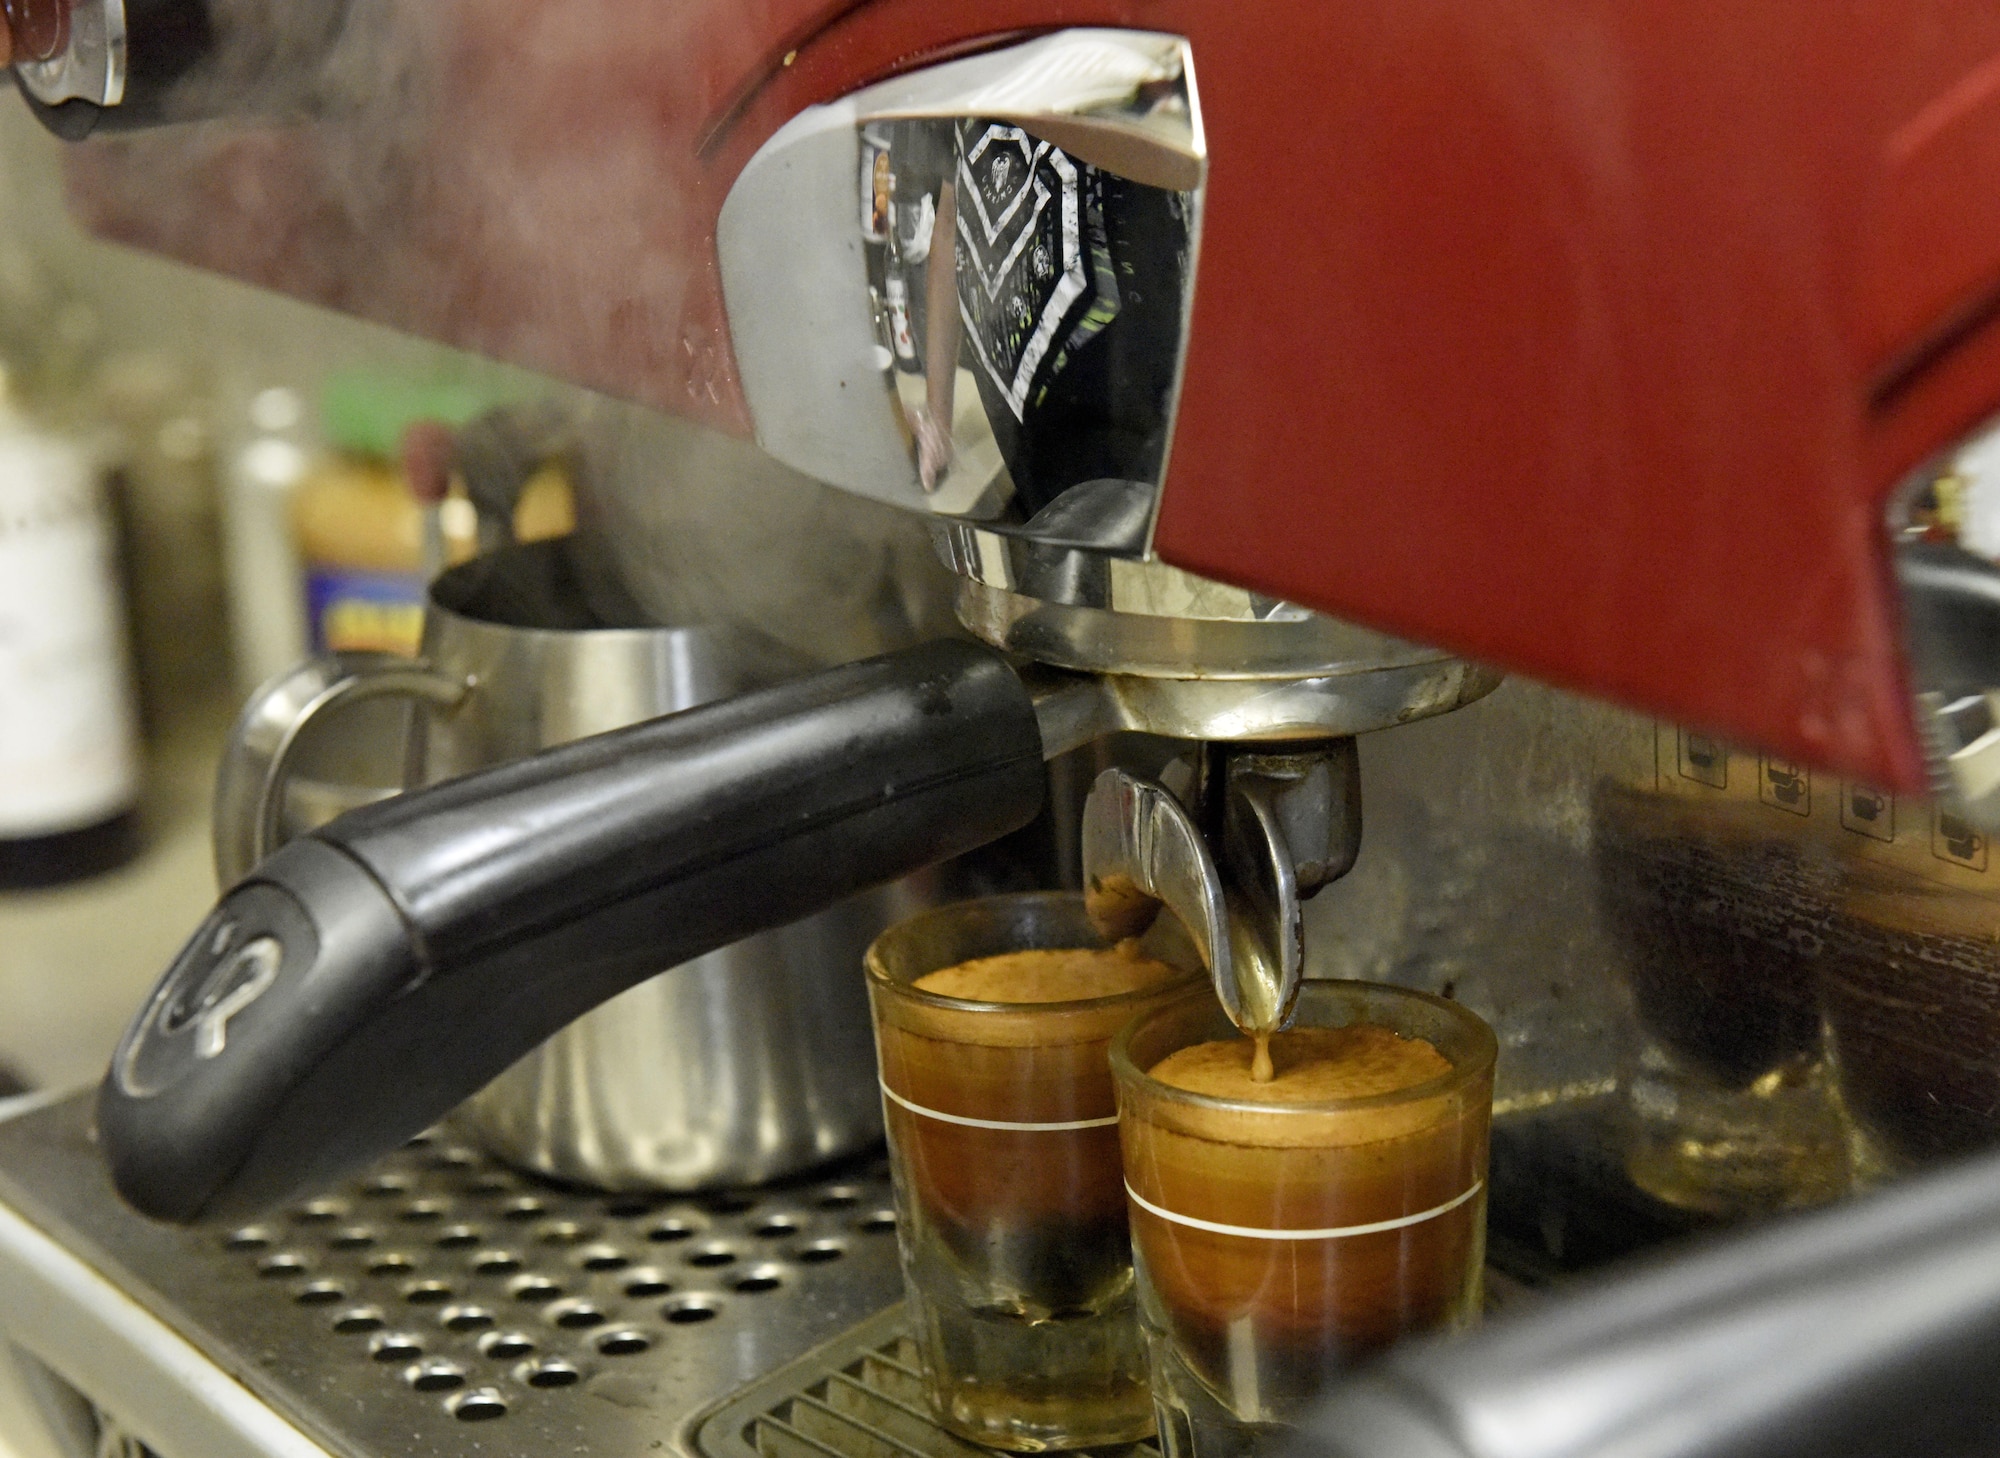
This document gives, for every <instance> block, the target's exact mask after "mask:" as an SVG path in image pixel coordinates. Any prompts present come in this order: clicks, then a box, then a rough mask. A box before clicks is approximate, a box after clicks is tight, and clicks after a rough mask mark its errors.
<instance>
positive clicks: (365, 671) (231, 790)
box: [213, 653, 471, 887]
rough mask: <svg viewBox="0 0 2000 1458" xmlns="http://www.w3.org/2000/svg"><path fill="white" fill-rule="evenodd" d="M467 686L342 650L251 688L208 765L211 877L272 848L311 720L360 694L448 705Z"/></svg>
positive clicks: (220, 880)
mask: <svg viewBox="0 0 2000 1458" xmlns="http://www.w3.org/2000/svg"><path fill="white" fill-rule="evenodd" d="M470 687H471V686H470V684H469V683H467V682H466V681H464V680H462V679H457V678H452V677H450V676H448V675H446V674H443V673H440V672H438V671H437V670H436V669H434V668H432V667H431V666H430V665H429V664H427V663H423V662H420V661H419V662H412V661H411V660H410V659H407V658H399V657H394V656H391V655H389V654H377V653H345V654H327V655H324V656H322V657H319V658H309V659H307V660H306V661H305V662H304V663H301V664H299V665H298V666H297V667H295V668H292V669H290V670H288V671H287V672H285V673H282V674H280V675H278V677H276V678H274V679H272V680H271V681H270V682H269V683H267V684H265V685H264V686H263V687H262V688H260V689H258V690H257V692H256V693H254V694H252V695H251V696H250V701H249V702H248V703H247V704H245V705H244V706H243V712H242V713H241V714H239V715H237V718H236V724H235V726H234V727H233V728H232V729H231V730H230V733H229V740H228V743H227V744H225V745H224V746H223V751H222V762H221V764H220V765H219V766H218V767H217V770H216V775H215V816H214V832H213V834H214V840H215V879H216V883H217V884H218V885H220V886H223V887H228V886H233V885H235V884H236V883H237V882H238V881H240V880H242V879H243V877H245V876H247V875H249V874H250V872H251V871H252V870H253V869H255V867H256V866H257V865H258V863H259V862H261V861H262V860H263V859H264V858H265V857H266V856H268V855H269V854H270V853H271V852H272V851H273V850H276V849H277V847H278V844H279V841H280V834H279V832H280V827H281V823H282V819H283V814H284V805H285V787H286V784H287V782H288V780H289V779H290V776H291V761H292V756H293V753H294V752H295V751H296V750H297V748H298V746H299V742H300V739H301V737H302V736H303V735H304V733H305V730H306V727H307V726H308V725H310V724H311V723H312V722H313V721H314V720H316V719H317V718H319V717H320V716H321V715H322V714H325V713H328V712H330V711H332V710H334V709H337V708H339V707H341V706H343V705H346V704H355V703H360V702H361V701H363V700H364V699H379V698H396V697H400V698H408V699H414V700H417V701H419V702H422V703H427V704H434V705H437V706H438V707H440V708H456V707H457V706H458V705H459V704H461V703H463V702H464V701H465V696H466V694H467V693H468V692H469V691H470Z"/></svg>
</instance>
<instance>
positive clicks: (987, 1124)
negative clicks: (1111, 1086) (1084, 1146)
mask: <svg viewBox="0 0 2000 1458" xmlns="http://www.w3.org/2000/svg"><path fill="white" fill-rule="evenodd" d="M882 1092H883V1094H884V1096H886V1097H888V1098H890V1099H893V1100H894V1101H895V1102H896V1103H899V1104H901V1105H902V1106H903V1107H904V1108H906V1109H908V1110H909V1111H910V1112H911V1113H913V1114H921V1115H923V1117H924V1118H926V1119H937V1120H940V1121H942V1122H944V1123H946V1124H963V1125H965V1126H966V1127H967V1128H968V1129H1007V1130H1012V1131H1015V1132H1018V1133H1024V1134H1057V1133H1061V1132H1063V1131H1064V1130H1069V1129H1109V1128H1111V1127H1112V1126H1113V1125H1115V1124H1116V1123H1117V1122H1118V1116H1117V1115H1116V1114H1113V1115H1111V1116H1110V1117H1109V1118H1107V1119H1071V1120H1069V1121H1067V1122H1066V1123H1061V1124H1014V1123H1009V1122H1008V1121H1007V1120H1005V1119H968V1118H966V1117H965V1115H963V1114H945V1113H940V1112H939V1111H938V1110H936V1109H927V1108H925V1107H924V1106H923V1105H922V1104H913V1103H911V1102H910V1101H909V1100H908V1099H906V1098H904V1097H903V1096H902V1095H901V1094H899V1093H897V1092H896V1091H895V1090H894V1089H893V1088H890V1087H889V1085H888V1084H886V1083H885V1084H883V1085H882Z"/></svg>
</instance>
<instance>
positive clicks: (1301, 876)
mask: <svg viewBox="0 0 2000 1458" xmlns="http://www.w3.org/2000/svg"><path fill="white" fill-rule="evenodd" d="M1202 764H1203V768H1204V772H1202V773H1197V772H1195V771H1194V770H1193V769H1191V768H1190V767H1189V766H1188V765H1187V763H1186V762H1185V761H1179V762H1177V764H1176V766H1175V768H1177V769H1179V770H1181V771H1182V772H1181V773H1179V774H1177V775H1170V776H1169V777H1168V778H1169V779H1171V780H1172V781H1173V783H1172V784H1171V786H1170V785H1169V784H1168V783H1164V782H1161V781H1155V780H1149V779H1145V778H1143V777H1141V776H1138V775H1134V774H1131V773H1129V772H1127V771H1125V770H1122V769H1109V770H1106V771H1104V773H1103V774H1101V775H1099V776H1098V778H1097V783H1096V784H1095V785H1093V786H1092V787H1091V792H1090V798H1089V799H1088V800H1087V801H1086V802H1085V804H1084V812H1083V878H1084V898H1085V904H1086V905H1087V906H1088V907H1089V910H1090V916H1091V920H1092V921H1093V922H1095V923H1096V925H1097V927H1098V929H1099V930H1100V931H1102V932H1104V933H1105V935H1107V936H1110V937H1128V936H1137V935H1139V934H1140V933H1141V932H1143V931H1145V929H1146V928H1147V927H1148V926H1150V925H1151V924H1152V921H1153V918H1154V917H1155V916H1157V915H1158V914H1159V912H1160V910H1161V909H1162V908H1163V907H1164V908H1165V909H1166V910H1168V911H1169V912H1171V913H1172V914H1173V915H1174V917H1175V918H1176V919H1177V920H1179V921H1180V923H1181V924H1182V926H1183V927H1185V928H1186V930H1187V932H1188V935H1189V937H1190V938H1191V939H1192V940H1193V942H1194V944H1195V946H1196V947H1197V948H1198V949H1199V950H1200V952H1201V954H1202V957H1203V959H1204V960H1205V961H1206V962H1207V964H1208V969H1209V973H1210V975H1211V976H1212V978H1213V979H1214V983H1215V994H1216V997H1217V999H1218V1000H1219V1001H1220V1002H1221V1003H1222V1006H1223V1010H1224V1011H1225V1012H1227V1013H1228V1014H1229V1017H1230V1020H1231V1021H1232V1022H1234V1023H1235V1024H1236V1026H1237V1027H1238V1028H1239V1029H1241V1030H1242V1031H1243V1032H1245V1033H1247V1034H1251V1035H1253V1036H1266V1035H1269V1034H1271V1033H1274V1032H1277V1031H1278V1030H1279V1029H1280V1028H1282V1027H1284V1026H1285V1024H1286V1023H1287V1022H1288V1021H1289V1020H1290V1017H1291V1013H1292V1005H1293V1003H1294V1002H1295V1001H1296V1000H1297V998H1298V992H1299V983H1300V981H1301V980H1302V979H1303V978H1304V976H1305V924H1304V918H1303V914H1302V907H1303V905H1304V903H1305V901H1306V900H1307V899H1309V898H1310V897H1311V896H1312V895H1313V894H1314V893H1315V892H1317V891H1318V890H1320V889H1321V888H1322V887H1324V886H1326V885H1328V884H1330V883H1331V882H1333V881H1335V880H1337V879H1339V878H1340V877H1341V876H1343V875H1345V874H1346V873H1347V871H1348V870H1349V869H1350V868H1351V867H1352V866H1353V865H1354V860H1355V857H1356V856H1357V855H1358V854H1359V853H1360V849H1361V766H1360V759H1359V755H1358V753H1357V750H1356V747H1355V743H1354V740H1353V739H1351V738H1340V739H1331V740H1327V741H1325V742H1323V743H1318V744H1313V743H1308V744H1305V745H1283V746H1267V747H1255V746H1253V747H1250V748H1242V747H1238V746H1221V745H1210V746H1206V747H1205V754H1204V758H1203V760H1202ZM1204 822H1205V823H1206V826H1207V827H1208V831H1207V833H1206V834H1204V831H1203V828H1202V826H1203V824H1204ZM1218 850H1219V852H1220V854H1219V855H1218V854H1216V852H1217V851H1218Z"/></svg>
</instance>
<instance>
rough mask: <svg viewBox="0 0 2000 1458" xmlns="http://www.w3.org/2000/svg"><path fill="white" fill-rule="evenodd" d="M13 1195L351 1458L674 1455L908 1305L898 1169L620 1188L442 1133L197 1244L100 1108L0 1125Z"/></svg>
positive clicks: (198, 1235)
mask: <svg viewBox="0 0 2000 1458" xmlns="http://www.w3.org/2000/svg"><path fill="white" fill-rule="evenodd" d="M0 1201H4V1203H5V1204H7V1205H10V1206H12V1207H13V1208H14V1209H15V1210H17V1211H18V1212H19V1213H20V1214H22V1215H23V1216H25V1217H26V1218H27V1220H28V1221H29V1222H30V1224H32V1225H35V1226H39V1227H40V1228H41V1229H42V1230H43V1231H45V1232H47V1233H48V1234H49V1235H51V1236H53V1237H54V1238H55V1239H56V1240H57V1241H58V1242H59V1243H61V1244H62V1245H64V1246H66V1247H67V1248H69V1249H70V1250H72V1251H74V1252H76V1253H77V1254H78V1255H80V1256H81V1257H82V1258H83V1259H84V1260H85V1261H86V1262H87V1263H89V1264H90V1265H92V1266H95V1267H96V1268H97V1269H98V1270H100V1271H102V1272H103V1273H104V1274H105V1275H107V1276H108V1277H110V1279H111V1280H112V1281H114V1282H115V1283H116V1284H117V1285H118V1286H120V1287H122V1288H123V1289H124V1290H125V1291H126V1292H127V1293H128V1294H130V1295H131V1296H132V1297H133V1298H134V1299H135V1300H137V1301H138V1302H139V1304H140V1305H142V1306H144V1307H146V1308H148V1309H149V1310H151V1311H152V1312H153V1313H154V1315H156V1316H158V1317H159V1318H160V1319H161V1320H163V1321H164V1322H165V1323H166V1324H167V1325H168V1326H170V1327H172V1328H174V1329H175V1330H176V1331H178V1332H179V1333H180V1334H181V1335H182V1336H183V1337H185V1338H186V1339H187V1340H188V1341H190V1342H191V1343H193V1344H194V1345H195V1346H196V1347H197V1348H199V1349H200V1350H201V1351H203V1352H204V1353H205V1354H207V1355H208V1356H209V1358H210V1359H211V1360H212V1361H214V1362H215V1364H216V1365H217V1366H218V1367H220V1368H222V1369H223V1370H224V1371H227V1372H230V1373H233V1374H235V1375H237V1376H238V1377H240V1379H241V1380H242V1381H243V1383H244V1384H245V1385H246V1386H248V1387H249V1388H250V1389H251V1390H252V1391H254V1392H255V1393H256V1394H257V1395H258V1396H259V1397H260V1398H262V1399H263V1400H264V1401H265V1402H267V1403H268V1404H270V1406H272V1407H273V1408H275V1409H276V1410H277V1411H279V1412H280V1413H283V1414H284V1415H285V1416H286V1417H287V1418H289V1419H290V1420H291V1421H292V1422H293V1423H294V1424H296V1425H297V1426H298V1427H299V1428H300V1429H302V1430H303V1431H305V1432H306V1433H308V1434H310V1435H311V1436H312V1437H313V1438H314V1439H315V1440H316V1441H318V1442H319V1443H320V1444H321V1445H323V1446H324V1447H325V1448H327V1449H328V1450H329V1451H331V1452H333V1453H336V1454H341V1455H355V1458H373V1455H386V1454H421V1455H422V1458H455V1455H459V1454H464V1455H472V1454H480V1455H486V1458H495V1455H498V1458H505V1455H511V1454H517V1453H518V1454H522V1455H530V1454H532V1455H538V1458H539V1455H544V1454H551V1453H574V1452H581V1451H587V1452H589V1453H590V1454H591V1455H592V1458H621V1455H626V1454H631V1455H642V1454H646V1455H650V1454H657V1453H658V1452H660V1451H661V1450H662V1448H663V1447H664V1446H666V1445H668V1444H671V1443H673V1442H674V1441H675V1440H676V1439H678V1438H680V1437H681V1436H682V1435H684V1434H685V1432H686V1430H687V1428H688V1425H689V1423H690V1421H691V1420H692V1419H693V1418H694V1416H695V1415H696V1414H698V1413H700V1412H703V1411H705V1410H707V1409H708V1408H710V1407H711V1406H712V1405H713V1404H714V1403H716V1402H717V1401H719V1400H721V1399H723V1398H725V1397H727V1396H728V1395H729V1394H730V1393H733V1392H736V1391H738V1390H740V1389H741V1388H742V1387H743V1386H744V1384H745V1383H748V1382H751V1381H754V1380H756V1379H758V1378H761V1377H763V1376H765V1375H767V1374H769V1373H770V1372H772V1371H774V1370H776V1369H778V1368H780V1367H782V1366H783V1365H784V1364H785V1363H788V1362H791V1361H793V1360H794V1359H796V1358H797V1357H798V1356H799V1355H800V1354H801V1353H804V1352H808V1351H810V1350H812V1349H813V1348H814V1347H815V1346H816V1345H817V1344H818V1343H821V1342H824V1341H827V1340H828V1339H829V1338H832V1337H834V1336H835V1335H836V1334H838V1333H840V1332H844V1331H848V1330H851V1329H852V1328H853V1327H854V1326H855V1324H856V1323H857V1322H861V1321H864V1320H865V1319H867V1318H869V1317H871V1316H873V1315H875V1314H876V1313H879V1312H881V1311H882V1310H883V1309H884V1308H892V1309H893V1308H894V1306H895V1304H896V1303H897V1302H898V1301H899V1299H900V1298H901V1296H902V1276H901V1271H900V1268H899V1266H898V1264H897V1259H896V1240H895V1214H894V1209H893V1201H892V1200H891V1197H890V1190H889V1184H888V1179H887V1175H886V1168H885V1166H884V1164H883V1162H882V1161H881V1160H880V1158H879V1157H870V1158H866V1159H863V1160H861V1161H859V1162H856V1163H852V1164H850V1165H848V1166H846V1167H844V1168H842V1169H840V1170H838V1171H837V1172H836V1173H835V1174H834V1175H832V1176H831V1177H829V1176H827V1175H821V1176H819V1177H817V1178H807V1179H800V1180H792V1181H786V1182H781V1183H778V1184H773V1185H769V1186H765V1187H762V1188H758V1189H746V1190H741V1191H726V1192H718V1193H713V1194H709V1195H697V1196H666V1195H660V1196H649V1195H620V1194H604V1193H601V1192H593V1191H581V1190H574V1189H566V1188H563V1187H560V1186H556V1185H553V1184H549V1183H547V1182H545V1181H541V1180H537V1179H534V1178H532V1177H530V1176H527V1175H523V1174H519V1173H517V1172H515V1171H512V1170H509V1169H507V1168H505V1167H504V1166H501V1165H498V1164H496V1163H494V1162H493V1161H491V1160H489V1159H488V1158H487V1157H486V1156H485V1155H483V1154H482V1153H480V1152H479V1151H477V1150H475V1149H472V1148H471V1147H469V1146H467V1145H464V1144H461V1143H459V1142H458V1141H457V1140H455V1139H453V1138H452V1137H451V1136H450V1135H449V1133H448V1132H440V1133H437V1134H432V1135H426V1136H423V1137H421V1138H419V1139H418V1140H416V1141H414V1142H413V1143H412V1144H411V1145H410V1146H409V1147H407V1148H405V1149H402V1150H400V1151H398V1152H397V1153H396V1154H394V1155H391V1156H390V1157H389V1158H387V1159H385V1160H384V1161H382V1162H381V1163H380V1164H379V1165H377V1166H376V1167H375V1168H374V1169H372V1170H371V1171H369V1172H368V1173H367V1174H366V1175H365V1176H364V1177H362V1178H360V1179H358V1180H355V1181H352V1182H350V1183H349V1184H347V1185H344V1186H342V1187H340V1188H338V1189H334V1190H329V1191H327V1192H325V1193H324V1194H323V1195H322V1196H321V1197H319V1198H315V1199H311V1200H306V1201H303V1202H301V1203H299V1204H297V1205H294V1206H292V1207H290V1208H288V1209H285V1210H281V1211H279V1212H276V1213H275V1214H273V1215H272V1216H271V1217H270V1218H268V1219H266V1220H263V1221H260V1222H258V1223H256V1224H252V1225H246V1226H243V1227H240V1228H237V1229H231V1230H217V1229H207V1230H199V1229H197V1230H182V1229H173V1228H169V1227H166V1226H161V1225H156V1224H153V1223H152V1222H150V1221H147V1220H144V1219H141V1218H140V1217H138V1216H136V1215H134V1214H132V1213H131V1212H130V1211H129V1210H127V1209H126V1208H125V1207H124V1206H123V1205H122V1204H120V1203H119V1201H118V1200H117V1198H116V1196H115V1195H114V1194H113V1193H112V1191H111V1188H110V1183H109V1180H108V1178H107V1176H106V1174H105V1171H104V1167H103V1161H102V1160H101V1159H100V1158H99V1157H98V1155H97V1152H96V1150H95V1148H94V1147H93V1145H92V1143H91V1141H90V1136H89V1127H88V1103H87V1101H86V1100H82V1099H78V1100H71V1101H66V1102H63V1103H59V1104H55V1105H51V1106H49V1107H46V1108H42V1109H38V1110H35V1111H33V1112H30V1113H26V1114H22V1115H20V1116H18V1117H16V1118H13V1119H10V1120H7V1121H5V1122H0ZM10 1258H11V1257H10V1254H9V1252H8V1251H7V1250H5V1249H4V1248H0V1262H4V1261H6V1260H8V1259H10ZM0 1275H4V1272H0ZM35 1337H36V1334H35V1333H34V1332H33V1331H32V1330H24V1331H19V1332H13V1331H10V1330H9V1329H8V1313H7V1312H6V1311H4V1310H0V1351H4V1347H5V1343H6V1341H8V1340H13V1341H15V1342H16V1343H18V1344H19V1345H20V1346H21V1347H23V1348H24V1349H26V1350H27V1351H29V1352H30V1353H33V1352H34V1350H35V1346H36V1340H35ZM86 1395H88V1394H86ZM112 1416H113V1417H120V1418H122V1417H125V1416H127V1415H125V1414H117V1413H114V1414H112ZM131 1416H133V1417H136V1416H137V1415H136V1414H134V1415H131ZM164 1458H203V1455H201V1454H198V1453H174V1452H166V1453H164Z"/></svg>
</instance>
